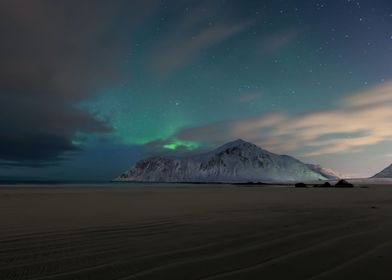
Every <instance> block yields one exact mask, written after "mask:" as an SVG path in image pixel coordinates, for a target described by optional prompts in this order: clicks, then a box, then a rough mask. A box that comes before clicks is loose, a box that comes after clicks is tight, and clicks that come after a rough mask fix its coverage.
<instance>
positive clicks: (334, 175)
mask: <svg viewBox="0 0 392 280" xmlns="http://www.w3.org/2000/svg"><path fill="white" fill-rule="evenodd" d="M307 166H308V167H309V168H310V169H311V170H313V171H315V172H317V173H320V174H321V175H323V176H324V177H326V178H327V179H329V180H339V179H343V178H347V176H344V175H342V174H340V173H338V172H336V171H335V170H332V169H329V168H325V167H322V166H321V165H318V164H307Z"/></svg>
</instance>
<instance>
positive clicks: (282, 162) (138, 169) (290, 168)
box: [115, 139, 327, 182]
mask: <svg viewBox="0 0 392 280" xmlns="http://www.w3.org/2000/svg"><path fill="white" fill-rule="evenodd" d="M325 179H327V178H326V177H324V176H323V175H321V174H320V173H318V172H315V171H313V170H311V169H310V168H309V167H308V166H307V165H306V164H304V163H302V162H301V161H299V160H297V159H295V158H293V157H290V156H286V155H277V154H273V153H271V152H268V151H266V150H263V149H261V148H259V147H258V146H256V145H254V144H252V143H249V142H246V141H244V140H241V139H239V140H236V141H233V142H230V143H227V144H225V145H223V146H221V147H219V148H217V149H215V150H213V151H211V152H208V153H205V154H200V155H194V156H187V157H152V158H148V159H145V160H141V161H139V162H137V163H136V164H135V165H134V166H133V167H132V168H131V169H129V170H128V171H126V172H124V173H123V174H121V175H120V176H119V177H117V178H116V179H115V181H139V182H260V181H263V182H277V181H278V182H287V181H314V180H325Z"/></svg>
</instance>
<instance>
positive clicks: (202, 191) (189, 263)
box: [0, 185, 392, 280]
mask: <svg viewBox="0 0 392 280" xmlns="http://www.w3.org/2000/svg"><path fill="white" fill-rule="evenodd" d="M391 260H392V186H370V187H369V188H354V189H319V188H307V189H295V188H291V187H244V186H241V187H239V186H229V185H227V186H226V185H215V186H214V185H211V186H205V185H194V186H181V185H179V186H175V187H170V186H168V185H165V186H159V185H155V186H154V185H153V186H148V187H143V188H139V187H123V186H114V187H83V188H82V187H78V186H63V187H62V186H57V187H37V186H36V187H20V186H18V187H11V186H10V187H0V279H2V280H4V279H36V280H38V279H94V280H99V279H103V280H111V279H118V280H120V279H121V280H126V279H171V280H175V279H179V280H187V279H203V280H206V279H274V280H275V279H301V280H303V279H345V280H346V279H378V280H382V279H388V280H390V279H392V270H391V269H390V265H391Z"/></svg>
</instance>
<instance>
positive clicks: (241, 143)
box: [215, 139, 258, 152]
mask: <svg viewBox="0 0 392 280" xmlns="http://www.w3.org/2000/svg"><path fill="white" fill-rule="evenodd" d="M239 147H241V148H243V147H248V148H258V147H257V146H256V145H255V144H253V143H250V142H247V141H245V140H243V139H237V140H234V141H231V142H228V143H226V144H223V145H222V146H220V147H219V148H217V149H216V150H215V151H216V152H220V151H224V150H227V149H230V148H239Z"/></svg>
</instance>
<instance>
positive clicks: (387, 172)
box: [372, 164, 392, 178]
mask: <svg viewBox="0 0 392 280" xmlns="http://www.w3.org/2000/svg"><path fill="white" fill-rule="evenodd" d="M372 178H392V164H391V165H390V166H388V167H387V168H385V169H384V170H383V171H381V172H379V173H377V174H376V175H374V176H373V177H372Z"/></svg>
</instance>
